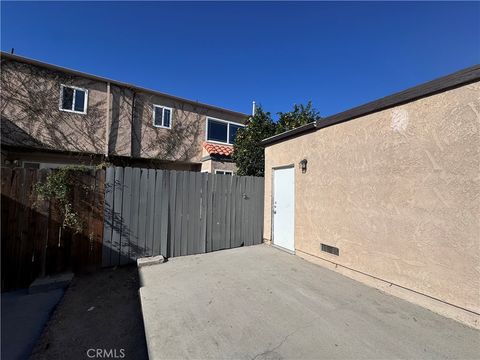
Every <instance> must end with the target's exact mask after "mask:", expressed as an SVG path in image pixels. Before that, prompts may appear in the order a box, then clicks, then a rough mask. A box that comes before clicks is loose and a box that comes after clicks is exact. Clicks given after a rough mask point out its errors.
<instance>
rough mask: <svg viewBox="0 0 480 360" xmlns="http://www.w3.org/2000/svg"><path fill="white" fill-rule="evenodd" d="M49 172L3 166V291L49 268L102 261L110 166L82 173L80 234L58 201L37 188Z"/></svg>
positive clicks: (77, 206) (77, 198)
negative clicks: (65, 221)
mask: <svg viewBox="0 0 480 360" xmlns="http://www.w3.org/2000/svg"><path fill="white" fill-rule="evenodd" d="M49 172H50V170H35V169H23V168H15V169H10V168H2V169H1V178H2V185H1V186H2V187H1V192H2V203H1V207H2V222H1V226H2V230H1V235H2V239H1V242H2V257H1V259H2V277H1V278H2V291H3V290H8V289H12V288H17V287H24V286H28V285H29V284H30V283H31V281H32V280H34V279H35V278H36V277H37V276H38V275H40V274H41V273H42V272H43V271H44V272H45V274H46V275H49V274H55V273H58V272H62V271H65V270H73V271H76V270H82V269H86V268H91V267H92V268H94V267H96V266H98V264H100V263H101V251H102V238H103V212H104V210H103V206H104V200H103V198H104V182H105V171H104V170H98V171H96V172H91V173H79V174H78V177H77V182H78V184H79V186H76V187H75V188H74V189H73V191H72V194H71V201H72V205H73V206H72V210H73V211H75V212H76V213H77V214H78V215H79V218H80V219H81V221H82V230H81V231H80V232H79V233H75V232H74V231H72V230H71V229H69V228H66V229H63V227H62V220H61V218H60V215H59V213H58V207H56V206H55V203H53V202H51V201H49V200H45V199H43V198H41V197H40V196H38V195H37V194H36V192H35V191H34V187H35V184H37V183H38V182H41V181H44V180H45V178H46V177H47V175H48V173H49ZM42 270H43V271H42Z"/></svg>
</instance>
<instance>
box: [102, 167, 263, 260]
mask: <svg viewBox="0 0 480 360" xmlns="http://www.w3.org/2000/svg"><path fill="white" fill-rule="evenodd" d="M263 185H264V181H263V178H258V177H253V176H229V175H216V174H215V175H214V174H206V173H198V172H187V171H166V170H154V169H141V168H130V167H126V168H123V167H110V168H107V170H106V179H105V214H104V216H105V219H104V234H103V235H104V238H103V250H102V264H103V266H112V265H118V264H126V263H129V262H132V261H135V260H136V259H137V258H139V257H145V256H154V255H160V254H161V255H163V256H166V257H173V256H182V255H192V254H199V253H205V252H210V251H215V250H220V249H229V248H234V247H239V246H247V245H254V244H260V243H261V242H262V230H263V228H262V227H263Z"/></svg>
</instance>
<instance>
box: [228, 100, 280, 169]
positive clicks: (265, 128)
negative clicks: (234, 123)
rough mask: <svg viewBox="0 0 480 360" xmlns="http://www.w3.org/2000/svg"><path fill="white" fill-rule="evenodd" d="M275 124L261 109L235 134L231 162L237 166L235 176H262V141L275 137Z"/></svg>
mask: <svg viewBox="0 0 480 360" xmlns="http://www.w3.org/2000/svg"><path fill="white" fill-rule="evenodd" d="M275 127H276V126H275V123H274V122H273V120H272V117H271V116H270V113H268V112H264V111H263V109H262V108H261V107H258V108H257V109H256V111H255V115H253V116H250V117H249V118H248V121H247V124H246V126H245V127H244V128H241V129H239V130H238V132H237V136H236V138H235V143H234V145H233V147H234V152H233V160H234V161H235V163H236V164H237V174H238V175H243V176H263V175H264V168H265V154H264V148H263V146H262V145H261V144H260V142H261V141H262V140H263V139H266V138H268V137H270V136H273V135H275Z"/></svg>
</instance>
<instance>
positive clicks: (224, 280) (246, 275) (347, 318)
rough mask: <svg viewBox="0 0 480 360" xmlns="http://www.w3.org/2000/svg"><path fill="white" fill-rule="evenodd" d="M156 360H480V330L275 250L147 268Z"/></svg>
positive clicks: (147, 309)
mask: <svg viewBox="0 0 480 360" xmlns="http://www.w3.org/2000/svg"><path fill="white" fill-rule="evenodd" d="M140 280H141V282H142V284H143V287H142V288H141V289H140V296H141V302H142V311H143V317H144V323H145V332H146V338H147V345H148V349H149V355H150V359H184V358H190V359H219V358H222V359H255V360H260V359H283V358H285V359H400V358H401V359H407V358H408V359H452V358H456V359H478V358H479V354H480V332H479V331H477V330H474V329H471V328H468V327H466V326H464V325H462V324H460V323H457V322H455V321H453V320H450V319H447V318H444V317H442V316H440V315H437V314H435V313H433V312H430V311H429V310H426V309H424V308H422V307H419V306H416V305H413V304H410V303H408V302H406V301H403V300H400V299H397V298H395V297H393V296H390V295H386V294H384V293H381V292H380V291H378V290H376V289H373V288H370V287H367V286H365V285H363V284H361V283H358V282H356V281H354V280H351V279H349V278H347V277H344V276H342V275H339V274H337V273H335V272H333V271H330V270H327V269H325V268H322V267H320V266H317V265H314V264H311V263H309V262H307V261H305V260H303V259H300V258H299V257H296V256H294V255H290V254H287V253H285V252H283V251H280V250H277V249H275V248H272V247H269V246H266V245H257V246H249V247H244V248H238V249H233V250H225V251H218V252H214V253H209V254H204V255H195V256H186V257H179V258H174V259H171V260H170V261H168V262H167V263H164V264H160V265H154V266H149V267H143V268H141V269H140Z"/></svg>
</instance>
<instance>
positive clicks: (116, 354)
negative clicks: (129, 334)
mask: <svg viewBox="0 0 480 360" xmlns="http://www.w3.org/2000/svg"><path fill="white" fill-rule="evenodd" d="M87 356H88V357H89V358H90V359H123V358H125V349H88V350H87Z"/></svg>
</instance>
